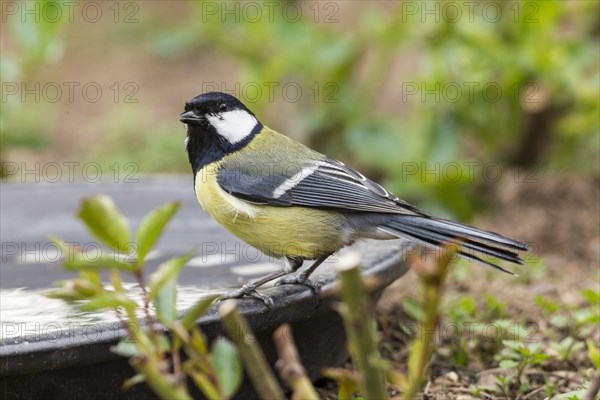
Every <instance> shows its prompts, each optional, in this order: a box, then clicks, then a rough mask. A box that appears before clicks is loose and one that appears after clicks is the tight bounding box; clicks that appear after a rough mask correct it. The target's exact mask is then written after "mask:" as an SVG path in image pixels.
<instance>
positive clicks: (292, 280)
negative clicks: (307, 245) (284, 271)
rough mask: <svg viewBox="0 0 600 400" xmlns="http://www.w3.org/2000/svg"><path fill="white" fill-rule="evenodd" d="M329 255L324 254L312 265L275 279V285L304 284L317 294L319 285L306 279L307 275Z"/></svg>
mask: <svg viewBox="0 0 600 400" xmlns="http://www.w3.org/2000/svg"><path fill="white" fill-rule="evenodd" d="M330 255H331V254H328V255H326V256H323V257H321V258H319V259H317V260H316V261H315V262H314V263H312V265H311V266H310V267H308V268H306V269H304V270H302V271H300V272H298V273H297V274H296V275H289V276H285V277H283V278H281V279H280V280H278V281H277V283H275V286H279V285H283V284H299V285H305V286H308V287H309V288H311V289H312V290H313V291H314V292H315V293H316V294H318V293H319V291H320V287H319V285H318V284H317V283H314V282H310V281H309V280H308V277H309V276H310V274H312V273H313V272H315V270H316V269H317V268H318V267H319V265H321V264H323V261H325V260H327V258H328V257H329V256H330Z"/></svg>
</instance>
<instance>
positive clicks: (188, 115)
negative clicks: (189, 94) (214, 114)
mask: <svg viewBox="0 0 600 400" xmlns="http://www.w3.org/2000/svg"><path fill="white" fill-rule="evenodd" d="M203 119H204V118H203V117H201V116H198V115H196V113H195V112H193V111H186V112H184V113H182V114H181V115H180V116H179V120H180V121H181V122H183V123H184V124H198V123H200V121H202V120H203Z"/></svg>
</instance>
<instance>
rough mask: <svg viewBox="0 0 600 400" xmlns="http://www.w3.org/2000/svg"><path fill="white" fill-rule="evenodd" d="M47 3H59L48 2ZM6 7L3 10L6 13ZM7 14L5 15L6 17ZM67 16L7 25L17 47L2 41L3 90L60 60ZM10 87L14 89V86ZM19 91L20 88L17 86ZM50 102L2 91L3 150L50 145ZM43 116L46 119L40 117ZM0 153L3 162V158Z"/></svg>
mask: <svg viewBox="0 0 600 400" xmlns="http://www.w3.org/2000/svg"><path fill="white" fill-rule="evenodd" d="M48 3H58V2H53V1H48ZM4 11H5V10H4V9H3V12H4ZM5 17H6V16H4V15H3V18H5ZM66 21H67V20H66V19H59V20H57V21H50V20H49V19H45V18H40V19H39V20H38V21H36V20H35V19H34V18H29V19H25V20H24V21H21V20H20V19H16V18H13V19H11V23H9V24H7V27H8V31H9V33H10V34H11V38H12V40H13V41H14V49H12V51H11V49H10V48H8V49H7V48H6V45H5V44H4V43H3V44H2V57H1V58H0V76H1V77H2V83H3V85H2V86H3V87H2V91H3V92H4V91H5V90H7V89H8V87H7V86H5V83H8V82H10V83H17V84H18V83H20V81H23V80H26V79H27V78H28V77H29V76H31V74H32V73H34V72H36V70H38V69H39V68H40V67H42V66H43V65H45V64H47V63H51V62H53V61H56V60H57V59H59V58H60V57H61V56H62V55H63V53H64V42H63V41H62V40H61V32H62V31H63V27H64V25H65V23H66ZM11 90H14V89H13V88H12V87H11ZM17 90H20V87H19V88H18V89H17ZM51 106H52V105H51V104H48V103H37V104H26V103H25V102H23V101H22V100H21V96H8V95H7V94H6V93H3V96H2V113H0V149H5V148H6V147H7V146H8V147H31V148H43V147H45V146H46V145H47V144H48V138H47V136H46V130H45V127H46V126H48V125H49V123H51V122H52V118H54V117H55V115H53V113H52V110H51ZM40 115H43V116H44V117H45V118H48V119H50V120H48V119H45V118H40ZM1 159H2V158H1V156H0V161H1Z"/></svg>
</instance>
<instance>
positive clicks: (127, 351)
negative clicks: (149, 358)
mask: <svg viewBox="0 0 600 400" xmlns="http://www.w3.org/2000/svg"><path fill="white" fill-rule="evenodd" d="M110 351H112V352H113V353H115V354H118V355H120V356H123V357H127V358H130V357H135V356H137V355H139V354H140V349H139V348H138V346H137V344H136V343H135V342H134V341H132V340H131V339H130V338H125V339H123V340H120V341H119V343H117V345H116V346H111V347H110Z"/></svg>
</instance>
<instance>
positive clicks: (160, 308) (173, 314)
mask: <svg viewBox="0 0 600 400" xmlns="http://www.w3.org/2000/svg"><path fill="white" fill-rule="evenodd" d="M154 304H155V305H156V311H157V312H158V317H159V318H160V320H161V322H163V323H164V324H165V325H168V324H170V323H171V322H173V321H175V319H177V307H176V306H177V280H176V279H171V280H169V281H167V282H166V283H165V284H164V285H162V286H161V287H160V289H159V290H158V292H157V294H156V297H155V298H154Z"/></svg>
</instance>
